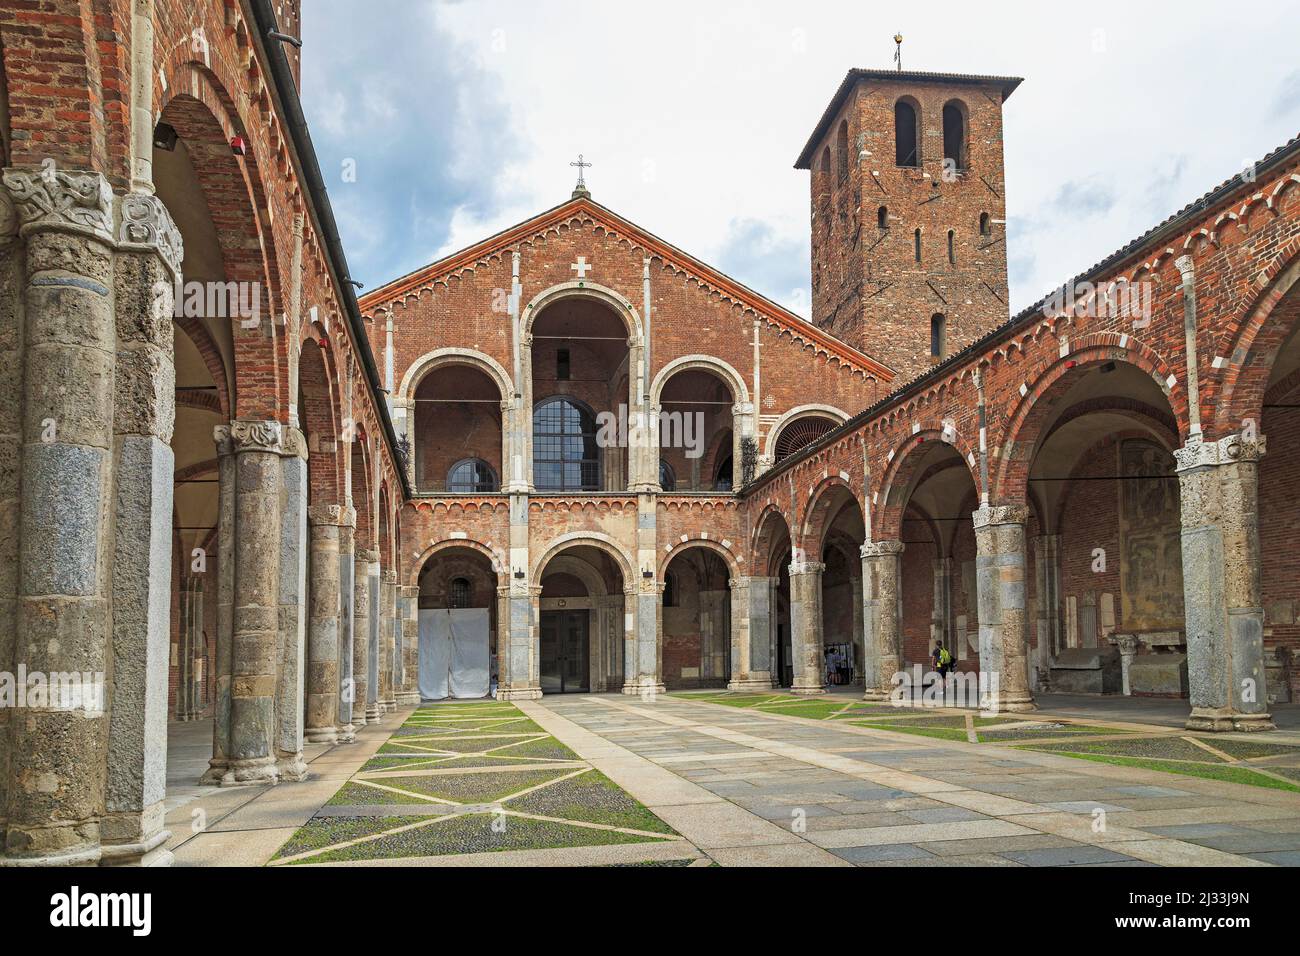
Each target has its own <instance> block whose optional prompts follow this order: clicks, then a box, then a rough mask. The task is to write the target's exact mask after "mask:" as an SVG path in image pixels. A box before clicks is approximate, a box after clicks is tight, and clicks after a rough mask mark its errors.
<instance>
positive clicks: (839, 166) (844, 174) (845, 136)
mask: <svg viewBox="0 0 1300 956" xmlns="http://www.w3.org/2000/svg"><path fill="white" fill-rule="evenodd" d="M835 171H836V174H837V175H838V178H839V183H840V185H841V186H842V185H844V184H845V183H846V182H848V181H849V123H848V120H840V131H839V133H837V134H836V136H835Z"/></svg>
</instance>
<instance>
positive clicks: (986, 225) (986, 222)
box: [980, 212, 993, 236]
mask: <svg viewBox="0 0 1300 956" xmlns="http://www.w3.org/2000/svg"><path fill="white" fill-rule="evenodd" d="M980 235H981V236H991V235H993V220H992V219H990V218H989V214H988V213H986V212H982V213H980Z"/></svg>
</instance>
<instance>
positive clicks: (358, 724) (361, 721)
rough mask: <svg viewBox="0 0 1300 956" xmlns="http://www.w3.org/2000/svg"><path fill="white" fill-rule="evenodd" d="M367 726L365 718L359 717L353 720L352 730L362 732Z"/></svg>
mask: <svg viewBox="0 0 1300 956" xmlns="http://www.w3.org/2000/svg"><path fill="white" fill-rule="evenodd" d="M365 725H366V718H365V717H361V716H357V717H353V718H352V728H353V729H354V730H360V729H361V728H362V727H364V726H365Z"/></svg>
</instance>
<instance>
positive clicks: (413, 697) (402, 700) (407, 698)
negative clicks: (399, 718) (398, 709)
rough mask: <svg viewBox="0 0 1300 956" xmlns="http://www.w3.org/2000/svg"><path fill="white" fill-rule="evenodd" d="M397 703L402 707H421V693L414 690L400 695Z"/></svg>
mask: <svg viewBox="0 0 1300 956" xmlns="http://www.w3.org/2000/svg"><path fill="white" fill-rule="evenodd" d="M397 703H398V704H399V705H400V706H402V707H411V706H415V707H419V706H420V692H419V691H414V690H408V691H405V692H403V693H401V694H398V695H397Z"/></svg>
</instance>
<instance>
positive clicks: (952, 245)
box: [948, 229, 957, 266]
mask: <svg viewBox="0 0 1300 956" xmlns="http://www.w3.org/2000/svg"><path fill="white" fill-rule="evenodd" d="M956 264H957V247H956V234H955V233H954V232H953V230H951V229H949V230H948V265H950V266H955V265H956Z"/></svg>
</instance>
